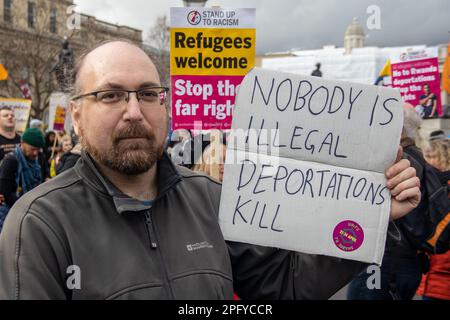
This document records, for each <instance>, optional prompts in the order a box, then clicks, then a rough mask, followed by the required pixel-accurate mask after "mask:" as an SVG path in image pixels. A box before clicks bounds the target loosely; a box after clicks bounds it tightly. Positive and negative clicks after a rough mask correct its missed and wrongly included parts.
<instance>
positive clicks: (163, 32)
mask: <svg viewBox="0 0 450 320" xmlns="http://www.w3.org/2000/svg"><path fill="white" fill-rule="evenodd" d="M145 42H146V44H147V46H145V45H144V50H145V51H146V52H147V54H148V55H150V57H151V58H152V60H153V61H154V62H155V64H156V66H157V68H158V69H159V73H160V75H161V82H162V84H163V85H168V84H169V81H170V78H169V76H170V55H169V48H170V28H169V26H168V21H167V16H166V15H163V16H159V17H158V18H156V23H155V24H154V25H153V27H152V28H150V30H149V34H148V37H147V39H146V41H145Z"/></svg>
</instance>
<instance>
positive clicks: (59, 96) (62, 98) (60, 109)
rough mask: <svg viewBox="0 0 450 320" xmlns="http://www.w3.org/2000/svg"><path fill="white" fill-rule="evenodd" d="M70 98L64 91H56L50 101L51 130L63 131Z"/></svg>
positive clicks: (49, 126)
mask: <svg viewBox="0 0 450 320" xmlns="http://www.w3.org/2000/svg"><path fill="white" fill-rule="evenodd" d="M68 104H69V98H68V96H67V95H66V94H64V93H62V92H54V93H52V94H51V96H50V102H49V125H48V128H49V130H52V131H63V130H64V129H65V122H66V113H67V109H68Z"/></svg>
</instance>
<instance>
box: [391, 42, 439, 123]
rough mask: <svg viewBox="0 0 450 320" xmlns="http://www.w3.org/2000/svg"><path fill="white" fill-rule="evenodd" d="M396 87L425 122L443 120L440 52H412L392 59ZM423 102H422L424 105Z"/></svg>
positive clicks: (434, 50) (393, 85) (419, 49)
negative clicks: (439, 118)
mask: <svg viewBox="0 0 450 320" xmlns="http://www.w3.org/2000/svg"><path fill="white" fill-rule="evenodd" d="M391 62H392V63H391V68H392V87H394V88H399V89H400V93H401V95H402V97H403V100H404V101H405V102H409V103H411V104H412V105H413V106H414V107H415V109H416V111H417V112H418V113H419V114H420V115H421V116H422V118H434V117H438V116H442V102H441V96H440V95H441V89H440V79H439V61H438V48H437V47H432V48H423V47H418V48H411V49H409V50H405V51H404V52H401V53H400V54H395V55H392V57H391ZM421 101H422V102H421Z"/></svg>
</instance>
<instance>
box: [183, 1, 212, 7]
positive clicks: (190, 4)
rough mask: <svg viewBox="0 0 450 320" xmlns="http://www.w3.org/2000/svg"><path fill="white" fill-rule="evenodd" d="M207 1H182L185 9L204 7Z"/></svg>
mask: <svg viewBox="0 0 450 320" xmlns="http://www.w3.org/2000/svg"><path fill="white" fill-rule="evenodd" d="M206 1H208V0H183V4H184V6H185V7H204V6H205V4H206Z"/></svg>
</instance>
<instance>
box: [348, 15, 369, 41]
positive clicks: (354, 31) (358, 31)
mask: <svg viewBox="0 0 450 320" xmlns="http://www.w3.org/2000/svg"><path fill="white" fill-rule="evenodd" d="M345 36H346V37H347V36H362V37H365V34H364V29H363V27H362V26H361V24H360V23H359V21H358V19H356V18H353V21H352V23H351V24H350V25H349V26H348V27H347V30H346V31H345Z"/></svg>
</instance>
